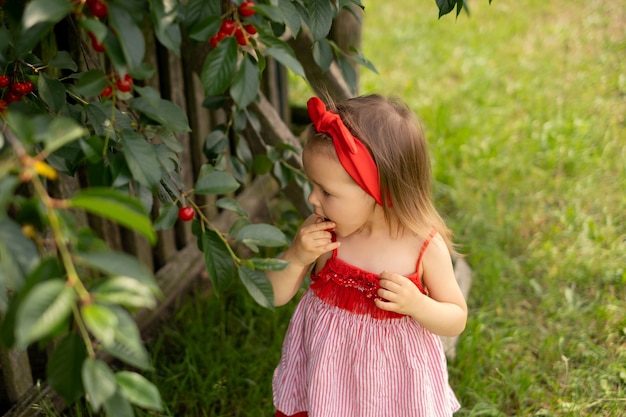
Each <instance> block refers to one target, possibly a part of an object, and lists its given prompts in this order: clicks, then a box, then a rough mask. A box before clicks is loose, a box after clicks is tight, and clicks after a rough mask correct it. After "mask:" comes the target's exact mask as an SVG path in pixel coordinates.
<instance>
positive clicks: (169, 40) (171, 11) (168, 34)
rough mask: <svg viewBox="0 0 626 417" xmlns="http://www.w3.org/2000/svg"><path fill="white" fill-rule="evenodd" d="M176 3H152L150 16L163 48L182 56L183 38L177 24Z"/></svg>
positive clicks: (161, 1)
mask: <svg viewBox="0 0 626 417" xmlns="http://www.w3.org/2000/svg"><path fill="white" fill-rule="evenodd" d="M176 4H177V3H176V2H173V1H165V0H158V1H151V2H150V16H151V17H152V23H153V26H154V34H155V35H156V37H157V39H158V40H159V42H161V44H163V46H165V47H166V48H167V49H169V50H170V51H172V52H174V53H175V54H176V55H178V56H180V45H181V43H182V36H181V33H180V27H179V26H178V24H177V23H176V16H177V13H176Z"/></svg>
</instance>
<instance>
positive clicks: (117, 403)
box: [104, 390, 135, 417]
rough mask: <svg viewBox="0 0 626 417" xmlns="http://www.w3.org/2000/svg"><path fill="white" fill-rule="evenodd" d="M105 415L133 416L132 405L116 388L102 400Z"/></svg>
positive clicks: (111, 416) (112, 416)
mask: <svg viewBox="0 0 626 417" xmlns="http://www.w3.org/2000/svg"><path fill="white" fill-rule="evenodd" d="M104 412H105V413H106V416H107V417H135V412H134V411H133V406H132V405H131V404H130V402H128V400H127V399H126V398H125V397H124V396H123V395H122V393H121V392H120V391H119V390H118V391H115V394H113V395H112V396H111V397H109V399H108V400H106V401H105V402H104Z"/></svg>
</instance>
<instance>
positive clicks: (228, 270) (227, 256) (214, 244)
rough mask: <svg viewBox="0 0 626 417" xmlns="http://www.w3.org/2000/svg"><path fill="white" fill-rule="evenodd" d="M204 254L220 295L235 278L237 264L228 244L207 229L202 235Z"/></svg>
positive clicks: (215, 287) (212, 282)
mask: <svg viewBox="0 0 626 417" xmlns="http://www.w3.org/2000/svg"><path fill="white" fill-rule="evenodd" d="M201 239H202V240H201V245H202V252H203V253H204V263H205V266H206V270H207V274H208V275H209V279H210V280H211V284H212V285H213V288H214V289H215V291H216V292H217V293H218V294H219V293H220V292H221V291H222V290H223V289H224V288H226V287H227V286H228V285H229V284H230V283H231V282H232V280H233V279H234V277H235V264H234V262H233V258H232V255H231V253H230V251H229V250H228V247H227V246H226V243H225V242H224V241H223V240H222V239H221V238H220V236H218V234H217V232H215V231H213V230H210V229H207V230H205V231H204V232H203V233H202V238H201Z"/></svg>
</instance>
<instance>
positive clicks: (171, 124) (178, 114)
mask: <svg viewBox="0 0 626 417" xmlns="http://www.w3.org/2000/svg"><path fill="white" fill-rule="evenodd" d="M135 90H137V92H139V94H141V95H142V97H137V98H134V99H133V100H131V101H130V103H128V105H129V107H130V108H131V109H135V110H137V111H138V112H141V113H143V114H145V115H146V116H148V117H149V118H151V119H152V120H154V121H156V122H159V123H160V124H162V125H163V126H165V127H167V128H168V129H170V130H172V131H173V132H181V133H185V132H189V131H190V130H191V129H190V127H189V121H188V119H187V114H185V112H184V111H183V109H181V108H180V107H179V106H177V105H176V104H174V103H172V102H171V101H169V100H163V99H162V98H161V97H159V96H158V92H157V91H156V90H155V89H154V88H152V87H135Z"/></svg>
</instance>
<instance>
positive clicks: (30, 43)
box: [13, 0, 54, 58]
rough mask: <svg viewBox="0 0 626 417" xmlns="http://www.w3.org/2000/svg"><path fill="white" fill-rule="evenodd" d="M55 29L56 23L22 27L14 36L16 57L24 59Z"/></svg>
mask: <svg viewBox="0 0 626 417" xmlns="http://www.w3.org/2000/svg"><path fill="white" fill-rule="evenodd" d="M40 1H41V0H40ZM53 28H54V23H50V22H41V23H37V24H36V25H34V26H31V27H30V28H28V29H26V28H24V27H21V28H20V30H18V31H17V33H14V36H13V42H14V43H13V47H14V49H15V55H17V56H18V57H20V58H22V57H24V56H26V55H27V54H28V53H30V52H31V51H32V50H33V49H34V48H35V46H36V45H37V44H38V43H39V42H41V41H42V40H43V39H44V38H45V37H46V36H47V35H48V34H49V33H50V31H52V29H53Z"/></svg>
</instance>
